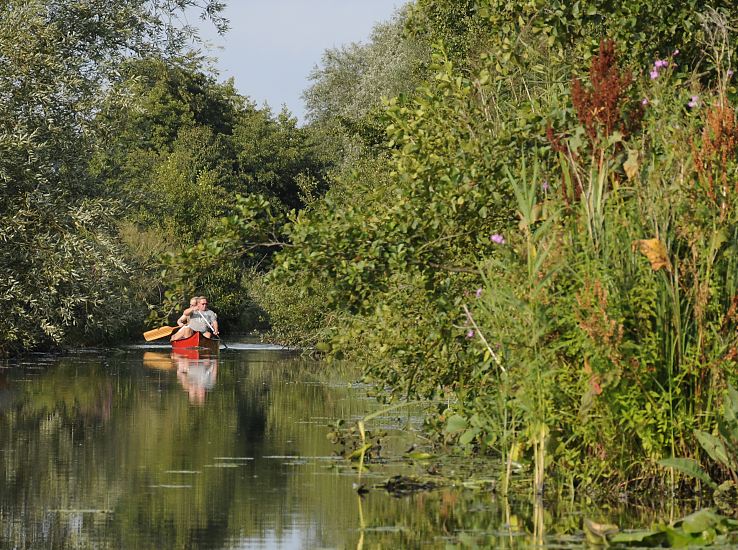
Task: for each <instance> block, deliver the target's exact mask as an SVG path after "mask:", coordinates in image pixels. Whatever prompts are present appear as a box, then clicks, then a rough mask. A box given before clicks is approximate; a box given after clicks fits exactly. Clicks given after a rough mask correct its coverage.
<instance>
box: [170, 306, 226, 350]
mask: <svg viewBox="0 0 738 550" xmlns="http://www.w3.org/2000/svg"><path fill="white" fill-rule="evenodd" d="M180 319H182V317H180ZM177 324H179V321H178V323H177ZM195 332H201V333H202V334H203V335H204V336H205V337H206V338H212V337H213V335H215V336H218V334H219V332H218V315H217V314H216V313H215V312H214V311H213V310H211V309H208V299H207V298H206V297H205V296H200V297H199V298H198V299H197V306H196V307H195V309H194V310H193V311H192V313H191V314H190V315H189V321H188V322H187V325H186V326H184V327H182V328H181V329H180V330H179V331H177V334H175V336H178V335H179V337H177V338H175V336H173V337H172V341H174V340H181V339H183V338H189V337H190V336H192V335H193V334H194V333H195ZM180 333H181V335H180Z"/></svg>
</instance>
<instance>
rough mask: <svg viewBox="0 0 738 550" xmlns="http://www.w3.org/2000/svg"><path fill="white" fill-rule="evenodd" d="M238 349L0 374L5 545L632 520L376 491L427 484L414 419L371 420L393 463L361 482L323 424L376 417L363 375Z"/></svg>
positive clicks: (505, 528) (323, 542) (438, 536)
mask: <svg viewBox="0 0 738 550" xmlns="http://www.w3.org/2000/svg"><path fill="white" fill-rule="evenodd" d="M230 347H231V349H229V350H223V351H221V353H220V355H219V357H215V358H212V357H211V358H208V357H205V358H202V357H195V356H193V357H187V356H184V357H172V356H171V355H170V352H169V351H168V350H167V349H166V348H161V349H159V348H156V347H142V348H140V349H128V350H113V351H97V352H88V353H83V354H77V355H73V356H69V357H64V358H57V359H55V358H49V357H44V356H39V357H37V358H31V359H25V360H23V361H21V362H17V363H15V364H9V365H5V366H3V368H2V369H0V522H1V523H2V527H0V547H1V548H135V549H139V548H141V549H146V548H152V549H153V548H157V549H159V548H385V547H386V548H390V547H394V548H416V547H421V548H444V547H455V546H459V547H474V546H475V545H479V546H480V547H485V546H488V545H494V546H496V547H527V546H531V545H536V544H541V543H544V544H545V545H546V546H548V547H576V546H581V545H582V544H583V538H582V535H581V530H580V525H581V519H582V516H583V515H584V514H599V516H596V517H597V518H598V519H606V520H608V521H615V522H617V523H621V524H627V523H628V522H629V521H633V514H632V513H629V514H630V515H628V516H627V517H625V516H623V515H622V512H621V511H619V510H606V511H604V512H603V511H602V510H598V511H596V512H592V511H590V510H584V509H583V508H582V506H581V505H577V506H556V507H551V506H548V507H546V508H543V507H541V506H535V505H533V504H530V503H529V502H528V501H527V500H525V499H521V500H520V501H519V502H518V503H517V504H516V503H515V502H513V503H512V504H510V503H501V502H499V501H498V500H497V499H496V498H495V496H494V494H493V493H492V492H490V491H478V490H477V491H472V490H468V489H463V488H460V487H456V488H454V487H447V488H443V489H438V490H435V491H430V492H422V493H417V494H413V495H409V496H403V497H400V498H397V497H393V496H391V495H389V494H388V493H387V492H385V491H383V490H381V489H376V488H373V486H374V484H375V483H378V482H380V481H382V480H384V479H386V478H387V477H389V476H390V475H392V474H393V473H396V472H398V471H402V472H404V473H413V472H425V471H426V470H427V469H428V464H412V463H411V464H408V463H407V462H405V461H402V460H401V459H400V457H401V456H402V451H403V450H404V449H406V448H407V447H408V446H409V445H411V444H422V443H423V440H422V439H421V437H420V435H418V432H417V430H416V429H415V428H416V427H417V425H418V422H419V419H418V418H417V417H412V416H408V415H407V414H408V413H400V412H394V413H392V414H391V415H389V416H387V417H383V418H380V419H379V420H378V423H379V424H384V427H385V428H388V430H389V432H388V435H387V437H385V438H384V440H383V445H384V447H385V449H384V452H385V453H386V454H387V456H390V457H395V458H394V459H393V460H390V461H389V463H388V464H385V465H377V466H372V472H370V473H369V474H366V475H365V476H364V477H363V478H362V480H358V478H357V474H356V471H355V470H352V469H351V467H350V466H349V465H348V463H347V462H346V461H345V460H344V459H342V458H341V457H337V456H335V453H336V451H337V448H336V446H335V445H333V444H331V442H329V441H328V439H327V438H326V434H327V432H328V428H327V424H328V423H329V422H330V421H332V420H335V419H339V418H343V419H356V418H360V417H362V416H364V415H365V414H367V413H368V412H370V411H371V410H374V409H376V408H377V407H378V405H377V404H376V403H375V402H374V401H373V400H372V399H370V398H369V397H367V391H366V388H365V387H363V386H361V385H356V384H352V383H351V382H352V380H355V378H356V374H357V373H356V372H354V371H352V370H351V369H350V368H348V367H336V366H326V365H322V364H320V363H316V362H312V361H306V360H302V359H301V358H299V357H298V356H296V355H295V354H292V353H289V352H286V351H280V350H278V349H275V348H268V347H263V346H259V345H248V344H241V345H231V346H230ZM477 473H479V472H477ZM482 473H483V472H482ZM489 475H490V476H494V473H493V472H490V474H489ZM357 481H361V482H362V483H364V484H366V486H367V487H368V488H369V489H370V491H369V493H368V494H367V495H365V496H363V497H360V496H359V495H358V494H357V491H356V485H355V484H356V483H357ZM668 512H669V511H668V510H656V511H651V512H648V514H647V515H648V516H652V517H651V519H653V518H655V517H661V518H663V514H668ZM628 518H630V519H628ZM646 519H647V518H644V517H640V518H638V521H640V522H643V521H645V520H646ZM665 519H668V517H667V518H665Z"/></svg>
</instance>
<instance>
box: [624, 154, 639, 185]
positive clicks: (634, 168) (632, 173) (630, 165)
mask: <svg viewBox="0 0 738 550" xmlns="http://www.w3.org/2000/svg"><path fill="white" fill-rule="evenodd" d="M638 168H639V163H638V150H637V149H630V150H629V151H628V160H626V161H625V162H624V163H623V169H624V170H625V175H626V176H628V179H629V180H632V179H633V178H635V177H636V176H637V175H638Z"/></svg>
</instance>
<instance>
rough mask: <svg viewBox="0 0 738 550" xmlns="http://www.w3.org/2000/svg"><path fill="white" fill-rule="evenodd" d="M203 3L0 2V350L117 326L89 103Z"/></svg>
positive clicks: (115, 263) (118, 283)
mask: <svg viewBox="0 0 738 550" xmlns="http://www.w3.org/2000/svg"><path fill="white" fill-rule="evenodd" d="M195 7H198V8H200V9H202V13H203V16H204V17H210V18H212V19H213V20H214V22H215V23H216V24H217V25H218V26H219V28H221V29H224V28H225V20H223V19H222V18H220V17H219V16H218V13H219V12H220V11H221V10H222V7H223V6H222V4H221V3H220V2H216V1H214V0H203V1H202V2H199V1H197V0H178V1H176V2H169V1H165V0H147V1H144V0H138V1H124V0H112V1H107V0H106V1H103V0H85V1H81V0H23V1H21V0H6V1H4V2H2V3H1V4H0V10H1V11H2V14H1V16H0V97H2V101H0V242H1V243H2V244H1V245H0V263H1V264H2V266H3V270H4V277H2V280H0V303H2V308H3V315H2V318H3V319H2V324H0V329H1V330H0V352H6V353H7V352H9V351H19V350H25V349H31V348H38V347H42V346H50V345H54V344H64V343H69V342H72V341H78V340H81V339H83V338H85V337H86V336H89V335H90V334H91V333H94V332H96V331H103V330H107V329H109V328H111V327H113V326H116V325H119V324H121V323H122V322H123V320H124V319H125V317H126V312H127V307H126V306H125V304H122V303H121V302H125V300H122V299H121V297H123V296H125V294H126V287H127V286H128V277H127V274H128V266H127V264H126V261H125V259H124V257H123V255H122V253H121V249H120V247H119V244H118V243H117V240H116V237H115V231H114V222H115V219H116V215H117V204H116V202H115V201H114V200H112V199H111V198H109V197H106V195H105V193H104V192H103V186H101V185H100V182H99V181H97V180H96V179H95V178H93V177H91V176H90V174H89V171H88V168H87V167H88V163H89V159H90V157H91V155H92V151H93V149H94V146H95V143H96V136H97V135H98V134H99V132H100V130H101V129H100V127H99V126H98V123H97V122H96V117H95V114H96V111H97V103H98V101H99V97H100V95H101V93H102V91H103V90H104V89H106V88H107V87H108V86H109V83H110V82H111V80H112V79H113V78H114V77H115V75H116V71H117V69H118V67H119V66H120V64H121V63H122V62H123V61H124V60H125V59H126V58H130V57H132V56H139V55H151V54H152V53H153V52H159V53H160V54H162V55H167V54H172V53H176V52H179V51H181V50H182V49H183V48H184V47H185V46H186V45H187V43H188V39H189V37H190V36H191V35H192V30H191V29H190V28H188V27H187V26H176V25H173V24H172V21H176V15H177V14H178V13H179V14H182V13H184V10H185V9H192V8H195Z"/></svg>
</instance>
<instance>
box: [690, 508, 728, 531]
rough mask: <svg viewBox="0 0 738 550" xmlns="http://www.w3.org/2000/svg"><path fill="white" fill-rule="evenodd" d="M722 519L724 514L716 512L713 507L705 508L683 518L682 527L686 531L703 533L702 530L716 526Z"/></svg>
mask: <svg viewBox="0 0 738 550" xmlns="http://www.w3.org/2000/svg"><path fill="white" fill-rule="evenodd" d="M722 519H723V518H722V516H720V515H718V514H716V513H715V512H713V511H712V510H711V509H709V508H704V509H702V510H698V511H696V512H694V513H693V514H689V515H688V516H687V517H685V518H684V519H682V521H681V528H682V529H683V530H684V531H685V532H686V533H702V531H706V530H708V529H711V528H714V527H715V526H716V525H718V524H719V523H720V522H721V521H722Z"/></svg>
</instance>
